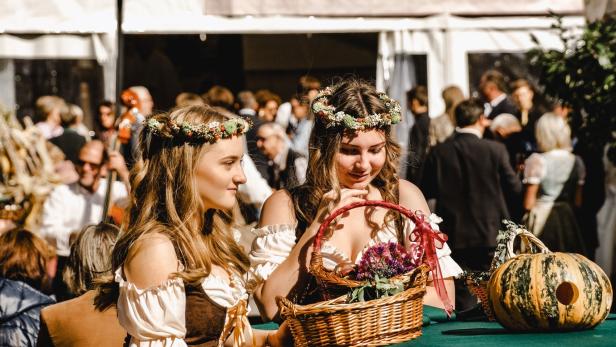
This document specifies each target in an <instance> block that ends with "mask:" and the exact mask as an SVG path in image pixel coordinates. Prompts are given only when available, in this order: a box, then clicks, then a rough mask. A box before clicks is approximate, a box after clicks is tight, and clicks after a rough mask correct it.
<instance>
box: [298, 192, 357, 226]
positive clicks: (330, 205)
mask: <svg viewBox="0 0 616 347" xmlns="http://www.w3.org/2000/svg"><path fill="white" fill-rule="evenodd" d="M367 195H368V190H367V189H348V188H342V189H341V190H340V197H338V194H337V193H336V191H335V190H330V191H329V192H327V193H325V194H323V197H322V198H321V202H320V203H319V209H318V211H317V215H316V218H315V220H314V221H312V224H311V225H310V227H309V229H313V227H315V226H316V230H319V227H320V226H321V222H323V219H325V217H327V215H329V214H330V213H332V212H333V211H335V210H337V209H339V208H342V207H344V206H346V205H349V204H352V203H355V202H359V201H364V200H366V196H367ZM316 230H315V233H316Z"/></svg>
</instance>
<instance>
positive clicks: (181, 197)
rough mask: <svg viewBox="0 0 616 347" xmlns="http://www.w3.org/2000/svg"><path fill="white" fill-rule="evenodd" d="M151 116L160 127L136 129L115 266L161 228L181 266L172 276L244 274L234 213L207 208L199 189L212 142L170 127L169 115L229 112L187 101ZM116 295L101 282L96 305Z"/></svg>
mask: <svg viewBox="0 0 616 347" xmlns="http://www.w3.org/2000/svg"><path fill="white" fill-rule="evenodd" d="M152 118H153V119H155V120H157V121H158V122H159V123H161V124H163V127H162V129H160V132H159V134H158V135H154V134H152V132H151V131H149V130H147V129H144V130H143V131H141V133H140V136H139V155H138V156H139V158H138V160H137V162H136V164H135V166H134V167H133V169H132V170H131V174H130V182H131V194H130V206H129V208H128V215H127V216H126V217H125V220H124V221H123V225H122V232H121V233H120V237H119V238H118V241H117V242H116V244H115V247H114V248H113V253H112V260H111V263H112V267H113V269H118V268H120V267H121V266H122V265H123V264H124V261H125V259H126V257H127V255H128V252H129V250H130V249H131V247H132V246H133V245H134V244H135V242H136V241H138V240H139V239H140V238H142V237H143V236H144V235H146V234H148V233H154V232H161V233H164V234H165V235H166V236H168V237H169V239H170V240H171V242H172V243H173V245H174V247H175V251H176V254H177V256H178V259H179V260H180V261H181V262H182V264H183V265H184V270H183V271H181V272H179V273H176V274H175V276H178V277H180V278H182V279H183V280H185V281H186V282H188V283H193V284H196V283H199V282H200V280H201V279H203V278H204V277H206V276H208V275H209V273H210V271H211V269H212V265H217V266H220V267H222V268H224V269H225V270H227V271H231V272H234V273H236V274H239V275H243V274H245V273H246V272H247V271H248V267H249V260H248V257H247V256H246V255H245V254H244V253H243V251H242V249H241V248H240V246H239V245H238V244H237V243H236V242H235V240H234V238H233V235H232V230H231V224H232V220H233V218H232V217H233V216H232V212H231V211H221V210H208V211H205V209H204V207H203V203H202V201H201V198H200V196H199V194H198V191H197V185H196V178H195V169H196V167H197V163H198V161H199V159H200V158H201V156H202V155H203V153H205V152H206V151H207V150H208V149H209V148H210V146H211V145H209V144H208V143H202V142H195V141H186V140H185V139H180V138H178V137H173V136H172V131H171V128H170V127H169V122H170V121H171V120H173V121H175V122H176V123H181V122H188V123H191V124H203V123H209V122H213V121H217V122H224V121H225V120H227V119H228V117H227V116H225V115H223V114H221V113H220V112H218V111H216V110H215V109H214V108H212V107H209V106H187V107H183V108H178V109H175V110H172V111H171V112H170V113H162V114H158V115H155V116H152ZM165 137H168V139H164V138H165ZM117 296H118V286H117V284H116V283H113V279H112V278H109V279H107V280H106V281H104V283H103V284H102V285H100V286H99V293H98V295H97V301H96V304H97V307H99V309H103V308H105V307H108V306H109V305H111V304H113V303H115V301H116V300H117Z"/></svg>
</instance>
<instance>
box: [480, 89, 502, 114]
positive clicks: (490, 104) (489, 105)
mask: <svg viewBox="0 0 616 347" xmlns="http://www.w3.org/2000/svg"><path fill="white" fill-rule="evenodd" d="M506 98H507V94H505V93H503V94H501V95H499V96H497V97H495V98H494V99H492V101H490V102H486V103H485V104H484V105H483V108H484V112H485V114H490V112H492V110H493V109H494V107H496V105H498V104H500V103H501V101H503V100H505V99H506Z"/></svg>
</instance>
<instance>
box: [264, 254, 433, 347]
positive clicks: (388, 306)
mask: <svg viewBox="0 0 616 347" xmlns="http://www.w3.org/2000/svg"><path fill="white" fill-rule="evenodd" d="M428 271H429V269H428V266H427V265H421V266H420V267H418V268H416V269H415V270H414V271H413V272H411V274H410V278H411V281H410V283H411V286H410V288H409V289H407V290H405V291H404V292H402V293H399V294H396V295H393V296H390V297H386V298H380V299H375V300H370V301H365V302H355V303H351V304H347V303H346V295H344V296H340V297H338V298H336V299H333V300H328V301H323V302H318V303H315V304H310V305H304V306H302V305H295V304H293V303H292V302H291V301H289V300H287V299H286V298H283V297H277V298H276V299H277V302H278V307H279V308H280V316H281V317H282V318H283V319H285V320H286V321H287V323H288V324H289V328H290V329H291V334H292V335H293V340H294V346H296V347H303V346H358V345H371V346H383V345H389V344H392V343H398V342H403V341H408V340H411V339H414V338H416V337H419V336H420V335H421V327H422V318H423V296H424V294H425V293H426V280H427V278H428Z"/></svg>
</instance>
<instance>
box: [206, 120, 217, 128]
mask: <svg viewBox="0 0 616 347" xmlns="http://www.w3.org/2000/svg"><path fill="white" fill-rule="evenodd" d="M207 126H208V128H210V129H216V128H218V127H219V126H220V122H216V121H214V122H210V123H208V124H207Z"/></svg>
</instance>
